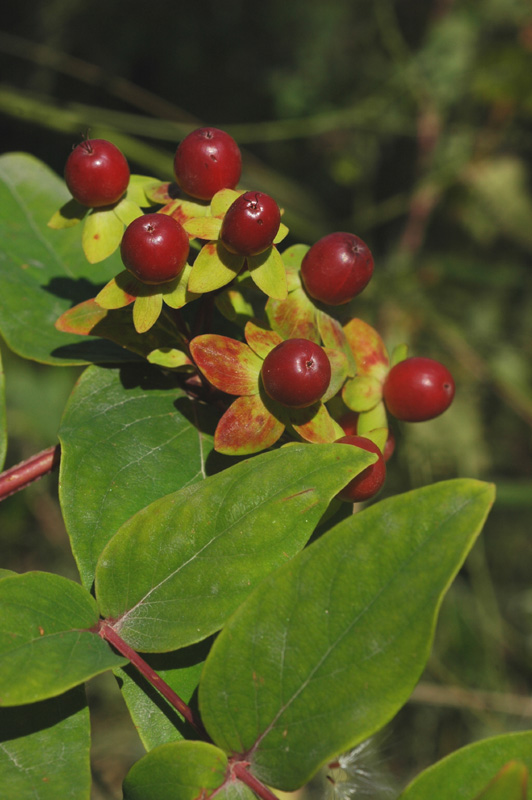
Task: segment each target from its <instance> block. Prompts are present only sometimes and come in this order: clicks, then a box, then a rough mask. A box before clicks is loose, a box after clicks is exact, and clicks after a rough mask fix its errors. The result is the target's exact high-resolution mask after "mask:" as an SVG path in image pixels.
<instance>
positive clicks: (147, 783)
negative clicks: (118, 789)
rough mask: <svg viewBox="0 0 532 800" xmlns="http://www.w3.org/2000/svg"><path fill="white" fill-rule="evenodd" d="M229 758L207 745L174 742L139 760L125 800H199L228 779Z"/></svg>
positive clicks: (131, 773)
mask: <svg viewBox="0 0 532 800" xmlns="http://www.w3.org/2000/svg"><path fill="white" fill-rule="evenodd" d="M226 771H227V756H226V754H225V753H224V752H223V751H222V750H220V749H219V748H218V747H215V746H214V745H213V744H208V743H207V742H186V741H183V742H170V743H168V744H163V745H161V746H160V747H156V748H155V749H154V750H151V751H150V752H149V753H148V754H147V755H145V756H143V757H142V758H141V759H140V760H139V761H137V762H136V763H135V764H133V766H132V767H131V769H130V770H129V772H128V774H127V775H126V777H125V780H124V787H123V788H124V800H198V798H200V797H209V796H210V795H211V794H212V793H213V792H214V791H215V790H216V789H218V787H219V786H221V785H222V784H223V783H224V781H225V779H226Z"/></svg>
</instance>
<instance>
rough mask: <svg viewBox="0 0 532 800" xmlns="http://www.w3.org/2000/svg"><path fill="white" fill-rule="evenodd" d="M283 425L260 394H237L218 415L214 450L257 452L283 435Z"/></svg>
mask: <svg viewBox="0 0 532 800" xmlns="http://www.w3.org/2000/svg"><path fill="white" fill-rule="evenodd" d="M284 429H285V426H284V424H283V423H282V422H281V421H280V420H278V419H277V418H276V417H274V416H273V414H272V413H271V412H270V411H269V410H268V409H267V408H266V406H265V405H264V403H263V401H262V399H261V397H260V395H258V394H255V395H253V396H251V397H238V398H237V399H236V400H235V401H234V403H232V404H231V405H230V406H229V408H228V409H227V411H226V412H225V414H224V415H223V417H222V418H221V420H220V422H219V423H218V426H217V428H216V433H215V434H214V449H215V450H217V451H218V452H219V453H225V454H226V455H232V456H240V455H251V454H252V453H259V452H260V451H261V450H266V448H268V447H271V446H272V445H274V444H275V442H277V441H278V439H279V438H280V437H281V436H282V434H283V431H284Z"/></svg>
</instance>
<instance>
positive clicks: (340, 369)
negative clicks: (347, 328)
mask: <svg viewBox="0 0 532 800" xmlns="http://www.w3.org/2000/svg"><path fill="white" fill-rule="evenodd" d="M324 350H325V352H326V353H327V358H328V359H329V363H330V365H331V380H330V383H329V387H328V389H327V391H326V392H325V394H324V395H323V397H322V398H321V402H322V403H327V402H328V401H329V400H331V398H333V397H334V396H335V395H336V394H338V392H339V391H340V389H341V388H342V386H343V385H344V381H345V379H346V378H347V373H348V371H349V366H348V363H347V358H346V357H345V355H344V353H342V351H341V350H333V349H331V348H330V347H325V348H324Z"/></svg>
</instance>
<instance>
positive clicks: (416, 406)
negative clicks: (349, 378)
mask: <svg viewBox="0 0 532 800" xmlns="http://www.w3.org/2000/svg"><path fill="white" fill-rule="evenodd" d="M383 396H384V402H385V403H386V406H387V408H388V411H389V412H390V414H392V415H393V416H394V417H396V418H397V419H402V420H404V421H405V422H424V421H425V420H427V419H433V418H434V417H437V416H439V415H440V414H443V412H444V411H445V410H446V409H447V408H449V406H450V405H451V403H452V400H453V397H454V380H453V376H452V375H451V373H450V372H449V370H448V369H447V367H444V365H443V364H440V362H439V361H434V360H433V359H432V358H422V357H415V358H406V359H405V360H404V361H400V362H399V364H396V365H395V367H392V368H391V370H390V372H389V373H388V377H387V378H386V381H385V383H384V387H383Z"/></svg>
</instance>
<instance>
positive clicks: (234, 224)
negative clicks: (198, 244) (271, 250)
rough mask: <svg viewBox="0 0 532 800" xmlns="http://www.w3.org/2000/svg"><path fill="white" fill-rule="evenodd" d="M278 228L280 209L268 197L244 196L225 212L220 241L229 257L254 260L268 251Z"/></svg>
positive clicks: (258, 194)
mask: <svg viewBox="0 0 532 800" xmlns="http://www.w3.org/2000/svg"><path fill="white" fill-rule="evenodd" d="M280 224H281V212H280V211H279V206H278V205H277V203H276V202H275V200H274V199H273V198H272V197H270V195H268V194H264V193H263V192H246V193H245V194H241V195H240V197H237V199H236V200H235V202H234V203H233V204H232V205H231V206H229V208H228V209H227V212H226V215H225V217H224V219H223V222H222V230H221V233H220V238H221V240H222V242H223V244H224V246H225V247H226V248H227V249H228V250H229V251H230V252H231V253H237V254H238V255H240V256H254V255H257V254H258V253H262V252H263V251H264V250H266V249H267V248H268V247H270V245H271V244H272V242H273V240H274V239H275V237H276V235H277V231H278V230H279V225H280Z"/></svg>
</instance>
